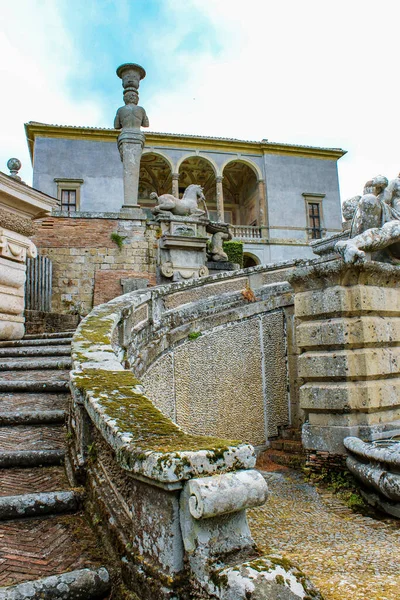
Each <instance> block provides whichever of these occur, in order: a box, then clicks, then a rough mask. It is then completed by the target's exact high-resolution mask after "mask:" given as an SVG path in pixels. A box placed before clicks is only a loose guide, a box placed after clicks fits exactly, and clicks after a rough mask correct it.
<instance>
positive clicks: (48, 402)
mask: <svg viewBox="0 0 400 600" xmlns="http://www.w3.org/2000/svg"><path fill="white" fill-rule="evenodd" d="M68 401H69V394H39V393H38V394H33V393H32V394H28V393H24V392H21V393H16V392H14V393H10V394H5V393H3V394H1V399H0V413H3V412H16V411H19V410H21V411H22V410H23V411H28V410H31V411H36V410H66V409H67V406H68Z"/></svg>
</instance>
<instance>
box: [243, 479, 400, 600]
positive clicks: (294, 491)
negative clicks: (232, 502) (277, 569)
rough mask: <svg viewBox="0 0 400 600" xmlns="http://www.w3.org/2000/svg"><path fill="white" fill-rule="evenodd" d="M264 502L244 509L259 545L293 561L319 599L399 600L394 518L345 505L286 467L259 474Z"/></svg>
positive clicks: (399, 548) (398, 533)
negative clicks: (363, 512) (265, 490)
mask: <svg viewBox="0 0 400 600" xmlns="http://www.w3.org/2000/svg"><path fill="white" fill-rule="evenodd" d="M265 477H266V479H267V482H268V486H269V489H270V497H269V498H268V500H267V503H266V504H265V505H264V506H262V507H260V508H257V509H253V510H251V511H248V515H249V522H250V527H251V530H252V533H253V536H254V538H255V540H256V542H257V544H258V545H259V546H260V548H261V549H262V550H263V551H265V552H268V553H276V554H280V555H282V556H284V557H286V558H287V559H289V560H291V561H292V562H294V563H295V564H297V565H298V566H299V567H300V568H301V569H302V570H303V571H304V572H305V574H306V575H307V576H308V577H310V579H311V580H312V582H313V583H314V585H315V586H316V587H317V588H318V589H319V590H320V591H321V593H322V594H323V596H324V598H325V600H399V598H400V569H399V564H400V523H399V522H398V521H395V520H394V519H388V518H383V517H382V520H377V519H374V518H370V517H367V516H363V515H361V514H358V513H354V512H353V511H352V510H350V509H349V508H348V507H347V506H346V505H345V504H344V503H342V502H341V500H340V499H339V498H338V497H337V496H335V495H334V494H333V493H331V492H329V491H328V490H324V491H323V492H322V493H320V492H318V491H317V489H316V488H315V487H314V486H312V485H309V484H308V483H305V482H304V478H303V476H302V475H301V474H300V473H297V472H295V471H292V470H285V471H282V472H277V471H275V472H271V473H265Z"/></svg>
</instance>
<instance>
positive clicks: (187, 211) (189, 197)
mask: <svg viewBox="0 0 400 600" xmlns="http://www.w3.org/2000/svg"><path fill="white" fill-rule="evenodd" d="M150 198H151V199H152V200H157V202H158V204H157V206H154V207H153V208H152V209H151V211H152V213H153V214H155V215H158V214H160V213H161V214H163V213H164V214H168V213H171V214H173V215H178V216H182V217H183V216H193V217H201V216H203V215H206V214H207V213H208V211H207V206H206V199H205V197H204V194H203V188H202V187H201V186H200V185H197V184H191V185H189V186H188V187H187V188H186V190H185V192H184V194H183V197H182V198H175V196H173V195H172V194H162V195H161V196H158V195H157V194H156V193H155V192H152V193H151V194H150ZM199 201H200V202H202V204H203V206H204V210H201V209H200V208H199V207H198V204H199Z"/></svg>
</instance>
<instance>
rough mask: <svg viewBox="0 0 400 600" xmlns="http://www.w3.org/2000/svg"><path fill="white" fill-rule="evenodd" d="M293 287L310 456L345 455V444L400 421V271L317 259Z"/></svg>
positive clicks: (305, 437) (295, 278)
mask: <svg viewBox="0 0 400 600" xmlns="http://www.w3.org/2000/svg"><path fill="white" fill-rule="evenodd" d="M289 280H290V282H291V284H292V285H293V287H294V290H295V316H296V319H297V343H298V348H299V353H300V354H299V361H298V368H299V376H300V377H301V378H302V385H301V387H300V405H301V408H302V409H303V410H304V411H305V414H306V418H307V422H306V424H305V425H304V426H303V444H304V446H305V448H306V449H307V450H308V451H309V452H314V451H319V452H327V453H328V454H332V455H336V454H342V455H344V454H345V453H346V451H345V448H344V446H343V439H344V438H345V437H346V436H351V435H355V436H360V437H363V438H364V439H373V438H374V436H375V435H378V434H381V433H382V432H383V431H385V430H387V429H390V428H393V426H395V425H396V424H399V423H400V400H399V397H400V396H399V386H400V383H399V382H400V378H399V376H398V375H399V373H400V347H399V346H398V343H399V341H400V318H399V317H400V289H399V281H400V268H399V267H397V266H392V265H387V264H383V263H373V262H366V263H364V264H357V265H347V264H344V263H343V262H342V261H341V260H334V261H325V262H324V261H322V260H321V261H315V262H314V263H310V264H309V265H308V266H301V267H299V268H297V269H295V271H294V272H293V274H292V276H290V277H289Z"/></svg>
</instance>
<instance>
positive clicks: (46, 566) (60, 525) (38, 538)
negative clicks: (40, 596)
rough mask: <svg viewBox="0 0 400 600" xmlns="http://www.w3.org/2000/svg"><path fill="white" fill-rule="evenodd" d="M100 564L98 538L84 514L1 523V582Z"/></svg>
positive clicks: (54, 573) (18, 580)
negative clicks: (85, 519) (88, 524)
mask: <svg viewBox="0 0 400 600" xmlns="http://www.w3.org/2000/svg"><path fill="white" fill-rule="evenodd" d="M100 564H101V555H100V552H99V549H98V547H97V542H96V539H95V537H94V535H93V533H92V532H91V530H90V529H89V528H88V526H87V524H86V523H85V521H84V519H83V517H82V516H81V515H76V514H74V515H68V516H53V517H47V518H43V517H42V518H41V519H25V520H18V521H7V522H3V523H0V586H7V585H14V584H16V583H20V582H22V581H28V580H31V579H39V578H41V577H48V576H49V575H58V574H59V573H64V572H66V571H72V570H74V569H83V568H85V567H94V566H100Z"/></svg>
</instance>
